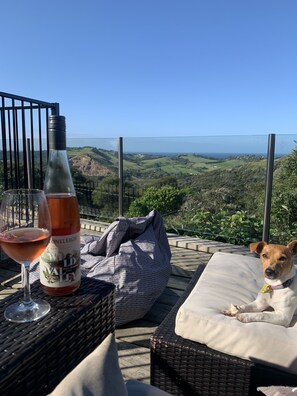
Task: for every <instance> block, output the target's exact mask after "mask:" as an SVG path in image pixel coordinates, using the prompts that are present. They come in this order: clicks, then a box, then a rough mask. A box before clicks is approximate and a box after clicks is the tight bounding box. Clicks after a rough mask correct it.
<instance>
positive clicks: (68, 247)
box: [40, 115, 81, 296]
mask: <svg viewBox="0 0 297 396" xmlns="http://www.w3.org/2000/svg"><path fill="white" fill-rule="evenodd" d="M48 139H49V158H48V165H47V170H46V175H45V181H44V192H45V195H46V198H47V202H48V206H49V212H50V216H51V221H52V236H51V240H50V243H49V244H48V247H47V249H46V251H45V252H44V253H43V254H42V256H41V258H40V282H41V286H42V289H43V290H44V292H45V293H47V294H50V295H54V296H63V295H67V294H71V293H72V292H74V291H75V290H77V289H78V288H79V286H80V278H81V274H80V213H79V206H78V201H77V196H76V193H75V189H74V185H73V181H72V177H71V172H70V167H69V162H68V157H67V152H66V126H65V117H64V116H56V115H52V116H49V122H48Z"/></svg>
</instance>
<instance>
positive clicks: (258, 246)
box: [250, 241, 297, 254]
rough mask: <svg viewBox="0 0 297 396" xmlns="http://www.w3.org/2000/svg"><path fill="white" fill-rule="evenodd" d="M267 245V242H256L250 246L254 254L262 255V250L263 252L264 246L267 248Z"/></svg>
mask: <svg viewBox="0 0 297 396" xmlns="http://www.w3.org/2000/svg"><path fill="white" fill-rule="evenodd" d="M296 242H297V241H296ZM266 245H267V243H266V242H263V241H262V242H254V243H251V244H250V251H251V252H252V253H255V252H256V253H258V254H260V253H261V252H262V250H263V248H264V246H266ZM296 247H297V246H296Z"/></svg>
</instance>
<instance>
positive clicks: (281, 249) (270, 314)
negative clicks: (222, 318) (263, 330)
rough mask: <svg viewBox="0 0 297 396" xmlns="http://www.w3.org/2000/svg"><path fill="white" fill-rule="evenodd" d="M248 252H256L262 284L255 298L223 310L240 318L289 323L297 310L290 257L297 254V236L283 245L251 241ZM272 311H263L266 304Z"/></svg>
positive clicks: (295, 281)
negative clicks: (259, 262)
mask: <svg viewBox="0 0 297 396" xmlns="http://www.w3.org/2000/svg"><path fill="white" fill-rule="evenodd" d="M250 250H251V252H255V253H258V254H259V255H260V260H261V264H262V269H263V275H264V279H265V284H264V286H263V287H262V289H261V291H260V292H259V293H258V295H257V298H256V300H255V301H253V302H251V303H249V304H246V305H240V306H238V305H233V304H232V305H231V307H230V308H229V309H228V310H226V311H224V314H225V315H227V316H235V317H236V319H238V320H239V321H240V322H243V323H249V322H269V323H273V324H277V325H281V326H285V327H288V326H289V325H290V323H291V320H292V318H293V316H294V314H295V313H297V275H296V271H295V267H294V264H293V257H294V256H296V255H297V240H296V241H293V242H290V243H289V244H288V245H287V246H285V245H273V244H267V243H266V242H255V243H251V244H250ZM269 307H271V308H273V309H274V310H273V311H265V312H263V311H264V310H266V309H267V308H269Z"/></svg>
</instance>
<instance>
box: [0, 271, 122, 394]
mask: <svg viewBox="0 0 297 396" xmlns="http://www.w3.org/2000/svg"><path fill="white" fill-rule="evenodd" d="M21 295H22V292H21V291H20V292H17V293H15V294H13V295H12V296H10V297H9V298H6V299H4V300H2V301H1V302H0V317H1V318H2V319H1V324H0V337H1V338H0V345H1V347H0V395H1V396H6V395H9V396H11V395H14V396H16V395H22V396H30V395H32V396H33V395H38V396H42V395H47V394H48V393H50V392H51V391H52V390H53V389H54V388H55V386H56V385H57V384H58V383H59V382H60V381H61V380H62V379H63V378H64V377H65V376H66V375H67V374H68V373H69V372H70V371H71V370H72V369H74V367H75V366H77V364H78V363H80V361H81V360H83V359H84V358H85V357H86V356H87V355H88V354H89V353H91V352H92V351H93V350H94V349H95V348H96V347H97V346H98V345H99V344H100V343H101V341H102V340H103V339H104V338H105V337H106V336H107V335H108V334H109V333H111V332H113V331H114V318H115V315H114V285H112V284H110V283H107V282H103V281H99V280H94V279H91V278H83V279H82V283H81V287H80V289H79V290H78V291H77V292H75V293H74V294H73V295H70V296H65V297H50V296H46V295H44V293H43V292H42V290H41V289H40V286H39V282H35V283H34V284H33V285H32V296H33V297H37V296H39V297H42V298H44V299H46V300H47V301H48V302H49V303H50V304H51V311H50V312H49V314H48V315H47V316H45V317H44V318H43V319H41V320H40V321H38V322H33V323H29V324H16V323H11V322H8V321H6V320H5V319H4V317H3V312H4V310H5V307H6V306H7V305H8V304H11V303H13V302H16V301H18V300H19V299H20V297H21Z"/></svg>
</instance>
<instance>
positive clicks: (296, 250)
mask: <svg viewBox="0 0 297 396" xmlns="http://www.w3.org/2000/svg"><path fill="white" fill-rule="evenodd" d="M287 247H288V248H289V249H290V250H291V252H292V253H293V255H294V256H296V254H297V241H292V242H290V243H289V244H288V245H287Z"/></svg>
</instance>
